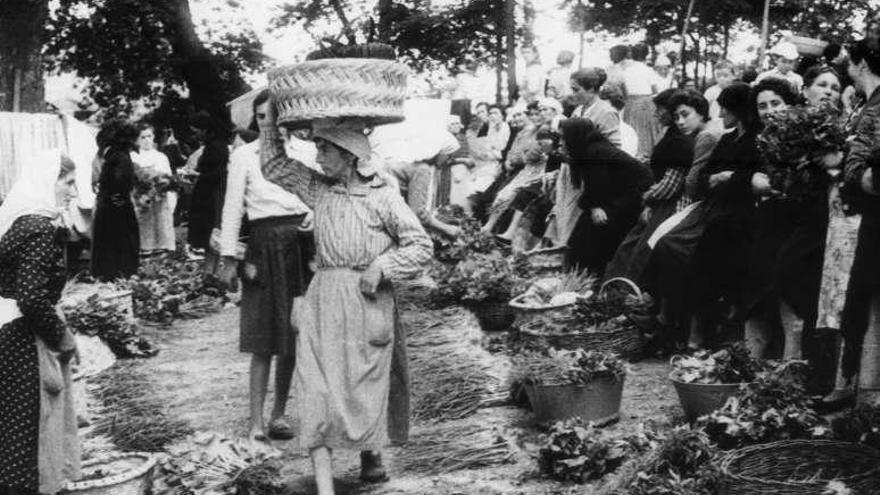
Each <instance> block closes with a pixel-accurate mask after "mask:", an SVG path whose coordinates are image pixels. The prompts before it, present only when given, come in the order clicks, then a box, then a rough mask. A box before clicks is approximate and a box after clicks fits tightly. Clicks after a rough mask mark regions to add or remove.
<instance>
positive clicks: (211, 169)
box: [187, 114, 229, 255]
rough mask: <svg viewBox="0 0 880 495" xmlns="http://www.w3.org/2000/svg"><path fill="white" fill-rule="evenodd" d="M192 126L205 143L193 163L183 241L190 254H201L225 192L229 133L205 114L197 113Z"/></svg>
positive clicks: (218, 219) (220, 209)
mask: <svg viewBox="0 0 880 495" xmlns="http://www.w3.org/2000/svg"><path fill="white" fill-rule="evenodd" d="M193 127H194V128H195V130H196V131H197V132H198V133H199V134H201V135H202V136H204V143H205V146H204V150H203V151H202V153H201V156H199V159H198V162H197V164H196V171H197V172H198V173H199V176H198V178H197V179H196V183H195V186H194V187H193V191H192V199H191V200H190V206H189V232H188V233H187V241H188V242H189V245H190V248H191V249H192V252H193V254H195V255H203V254H205V250H206V249H207V248H208V244H209V242H210V239H211V231H212V230H213V229H214V227H216V226H217V225H219V224H220V216H221V211H222V209H223V198H224V196H225V194H226V167H227V164H228V162H229V142H228V140H229V139H228V138H229V136H228V132H226V130H225V129H224V128H223V125H222V124H221V123H220V122H217V121H216V119H214V118H213V117H211V116H209V115H207V114H200V115H197V116H196V119H195V122H194V123H193Z"/></svg>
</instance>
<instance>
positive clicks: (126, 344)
mask: <svg viewBox="0 0 880 495" xmlns="http://www.w3.org/2000/svg"><path fill="white" fill-rule="evenodd" d="M63 311H64V317H65V319H66V320H67V325H68V327H69V328H70V329H71V331H73V332H74V333H78V334H82V335H88V336H90V337H100V338H101V340H103V341H104V342H105V343H106V344H107V346H108V347H109V348H110V350H112V351H113V354H115V355H116V357H120V358H128V357H151V356H154V355H156V353H157V352H159V350H158V349H156V348H155V347H154V346H153V345H152V344H151V343H150V342H149V341H148V340H147V339H145V338H144V337H143V336H141V335H140V333H139V332H138V327H137V325H135V324H134V322H132V321H130V320H129V317H128V316H127V315H126V312H125V308H124V306H123V304H122V303H121V302H120V301H118V300H116V299H109V298H106V297H103V296H102V295H101V294H99V293H95V294H93V295H91V296H89V297H88V298H86V299H84V300H82V301H79V302H77V303H75V304H72V305H65V306H64V307H63Z"/></svg>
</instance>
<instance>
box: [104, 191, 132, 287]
mask: <svg viewBox="0 0 880 495" xmlns="http://www.w3.org/2000/svg"><path fill="white" fill-rule="evenodd" d="M139 257H140V234H139V232H138V224H137V218H136V217H135V213H134V206H133V205H132V204H131V202H128V201H126V202H124V203H123V204H121V205H118V206H117V205H113V204H111V203H110V202H109V201H102V200H100V199H99V201H98V203H97V204H96V206H95V220H94V223H93V231H92V276H94V277H95V278H97V279H98V280H102V281H106V280H114V279H117V278H128V277H130V276H132V275H134V274H135V273H137V270H138V262H139Z"/></svg>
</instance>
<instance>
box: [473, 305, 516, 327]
mask: <svg viewBox="0 0 880 495" xmlns="http://www.w3.org/2000/svg"><path fill="white" fill-rule="evenodd" d="M467 307H468V309H470V310H471V312H472V313H474V316H476V317H477V321H478V322H480V328H482V329H483V331H484V332H501V331H504V330H508V329H510V327H511V326H512V325H513V322H514V320H515V319H516V315H515V314H514V312H513V308H511V307H510V306H509V305H508V304H507V303H506V302H502V303H494V302H491V303H490V302H482V303H476V304H469V305H468V306H467Z"/></svg>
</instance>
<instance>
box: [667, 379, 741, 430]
mask: <svg viewBox="0 0 880 495" xmlns="http://www.w3.org/2000/svg"><path fill="white" fill-rule="evenodd" d="M672 385H673V386H675V392H676V393H677V394H678V401H679V402H680V403H681V408H682V409H683V410H684V415H685V417H686V418H687V420H688V421H689V422H691V423H693V422H694V421H696V420H697V418H699V417H700V416H704V415H706V414H710V413H712V412H713V411H715V410H716V409H720V408H721V407H722V406H724V404H725V403H726V402H727V399H729V398H730V397H733V396H734V395H736V394H737V392H739V389H740V386H741V384H739V383H715V384H708V383H685V382H680V381H678V380H672Z"/></svg>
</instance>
